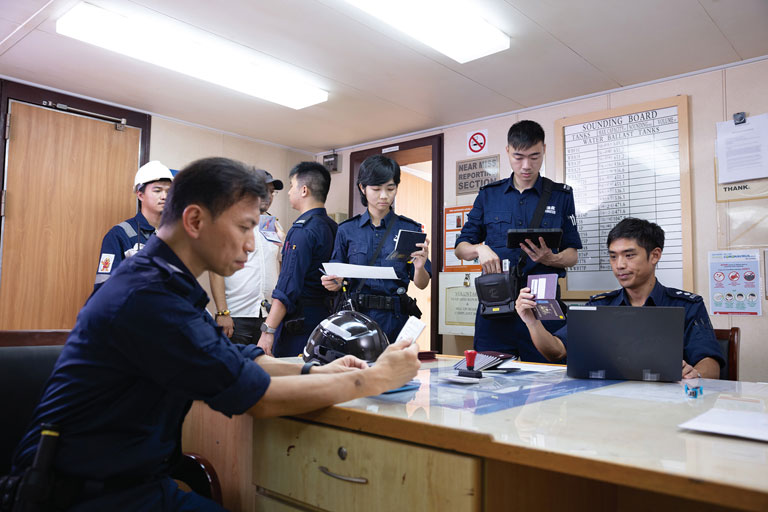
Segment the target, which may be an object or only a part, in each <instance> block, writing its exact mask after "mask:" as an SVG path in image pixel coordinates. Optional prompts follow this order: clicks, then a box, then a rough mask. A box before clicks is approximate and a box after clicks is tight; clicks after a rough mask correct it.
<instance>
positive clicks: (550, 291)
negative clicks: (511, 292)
mask: <svg viewBox="0 0 768 512" xmlns="http://www.w3.org/2000/svg"><path fill="white" fill-rule="evenodd" d="M528 288H530V289H531V293H532V294H533V295H534V299H533V300H534V301H535V302H536V307H535V308H534V310H533V312H534V314H535V315H536V318H538V319H539V320H565V315H564V314H563V310H562V308H561V307H560V303H559V302H557V274H536V275H531V276H528Z"/></svg>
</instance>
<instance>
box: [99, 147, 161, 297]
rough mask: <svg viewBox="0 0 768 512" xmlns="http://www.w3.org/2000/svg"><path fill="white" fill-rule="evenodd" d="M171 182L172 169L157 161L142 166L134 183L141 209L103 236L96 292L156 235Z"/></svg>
mask: <svg viewBox="0 0 768 512" xmlns="http://www.w3.org/2000/svg"><path fill="white" fill-rule="evenodd" d="M171 181H173V174H172V173H171V170H170V169H168V168H167V167H166V166H164V165H163V164H161V163H160V162H158V161H157V160H152V161H151V162H149V163H146V164H144V165H142V166H141V167H139V170H138V171H137V172H136V177H135V178H134V182H133V191H134V193H135V194H136V198H137V199H138V201H139V207H138V210H139V211H138V213H136V216H135V217H132V218H130V219H127V220H124V221H123V222H121V223H120V224H118V225H117V226H113V227H112V229H110V230H109V231H108V232H107V234H106V235H105V236H104V240H103V241H102V242H101V257H99V265H98V267H97V269H96V281H95V283H94V286H93V291H96V290H98V289H99V287H100V286H101V285H102V284H103V283H104V282H105V281H106V280H107V279H109V276H111V275H112V272H114V270H115V269H116V268H117V267H118V265H120V263H121V262H122V261H123V260H124V259H125V258H128V257H130V256H133V255H134V254H136V253H137V252H138V251H139V249H141V248H142V247H144V244H146V243H147V240H148V239H149V237H151V236H152V235H154V234H155V231H156V228H157V226H158V225H160V217H161V215H162V214H163V206H164V205H165V198H166V196H167V195H168V189H169V188H171Z"/></svg>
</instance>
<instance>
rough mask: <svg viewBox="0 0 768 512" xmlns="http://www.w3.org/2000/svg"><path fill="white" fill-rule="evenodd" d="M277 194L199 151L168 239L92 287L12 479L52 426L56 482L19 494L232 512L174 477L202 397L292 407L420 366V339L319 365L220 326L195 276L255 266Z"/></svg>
mask: <svg viewBox="0 0 768 512" xmlns="http://www.w3.org/2000/svg"><path fill="white" fill-rule="evenodd" d="M294 185H295V184H294ZM265 195H266V186H265V184H264V180H263V178H260V177H259V176H257V175H255V174H253V173H252V172H250V169H249V168H248V167H246V166H245V165H244V164H242V163H240V162H236V161H233V160H229V159H225V158H207V159H204V160H198V161H196V162H193V163H192V164H190V165H189V166H188V167H187V168H185V169H184V170H182V171H181V172H180V173H179V174H178V175H177V176H176V179H175V180H174V184H173V186H172V187H171V191H170V193H169V195H168V203H167V205H166V209H165V211H164V212H163V217H162V221H161V223H160V227H159V229H158V232H157V236H154V237H152V238H151V239H150V240H149V241H148V242H147V245H146V247H144V249H142V250H141V251H140V252H139V253H138V254H136V255H135V256H133V257H132V258H130V259H128V260H127V261H125V262H124V263H123V264H122V265H121V266H120V268H119V269H117V271H116V272H115V274H114V275H113V276H112V277H111V278H110V279H109V280H108V281H107V282H106V283H105V284H104V286H102V287H101V289H100V290H99V291H98V292H97V294H96V295H93V296H91V298H90V299H89V300H88V302H87V303H86V304H85V306H84V307H83V309H82V310H81V311H80V314H78V316H77V323H76V325H75V327H74V329H72V332H71V333H70V336H69V338H68V339H67V343H66V345H65V346H64V348H63V350H62V352H61V356H60V357H59V359H58V361H57V363H56V366H55V368H54V370H53V374H52V375H51V378H50V379H49V380H48V382H47V383H46V387H45V390H44V391H43V394H42V398H41V400H40V403H39V404H38V406H37V408H36V410H35V413H34V418H33V420H32V421H31V422H30V425H31V426H30V429H29V431H28V432H27V434H26V435H25V436H24V438H23V440H22V441H21V443H20V444H19V446H18V448H17V450H16V453H15V455H14V460H13V474H15V475H21V474H23V473H24V472H25V471H26V470H27V469H28V468H29V467H30V466H31V465H32V464H33V460H35V453H36V449H37V448H36V447H37V446H38V440H39V439H40V436H41V429H40V424H41V423H53V424H55V425H57V427H58V429H59V430H58V431H59V432H60V436H59V437H58V441H57V446H56V448H55V451H54V453H53V454H51V455H53V460H52V468H50V469H49V471H47V474H46V475H45V476H46V477H47V478H48V479H50V480H49V481H50V482H51V483H50V486H45V488H43V489H40V488H39V487H37V485H38V484H40V483H41V482H44V481H46V480H45V479H42V478H39V479H37V480H34V479H28V480H26V481H25V482H24V484H23V485H22V491H21V492H22V494H23V495H24V496H25V497H26V498H28V499H29V500H32V501H33V503H29V502H27V503H26V505H27V507H26V508H23V510H70V509H73V510H77V511H81V512H84V511H99V512H101V511H112V510H206V511H208V510H210V511H223V510H224V509H223V508H221V507H220V506H219V505H217V504H216V503H214V502H213V501H211V500H208V499H206V498H203V497H201V496H199V495H197V494H195V493H190V492H184V491H182V490H181V489H180V488H179V487H178V485H177V484H176V482H174V480H173V479H172V478H171V477H170V476H169V474H170V471H171V469H172V467H173V465H174V462H175V461H176V460H177V458H178V456H179V455H180V454H181V447H180V443H181V424H182V422H183V421H184V417H185V416H186V414H187V411H189V408H190V407H191V405H192V401H193V400H201V401H204V402H205V403H206V404H207V405H208V406H210V407H211V408H213V409H215V410H217V411H220V412H222V413H223V414H226V415H228V416H231V415H233V414H242V413H245V412H248V413H250V414H252V415H254V416H256V417H269V416H283V415H293V414H299V413H302V412H307V411H310V410H314V409H318V408H321V407H326V406H328V405H331V404H334V403H338V402H344V401H347V400H352V399H355V398H358V397H362V396H366V395H376V394H379V393H382V392H384V391H387V390H390V389H394V388H397V387H399V386H402V385H403V384H405V383H406V382H408V380H410V379H412V378H413V377H414V376H415V375H416V372H417V371H418V368H419V362H418V359H417V351H416V349H415V348H408V345H409V343H410V340H403V341H402V342H400V343H395V344H394V345H391V346H389V347H387V349H386V350H385V351H384V353H382V354H381V356H379V358H378V360H377V363H376V366H374V367H372V368H369V367H368V366H367V365H366V364H365V363H364V362H363V361H361V360H360V359H357V358H355V357H353V356H345V357H343V358H341V359H338V360H336V361H334V362H332V363H330V364H327V365H325V366H312V363H307V364H305V365H301V364H295V363H288V362H285V361H280V360H277V359H273V358H271V357H269V356H267V355H264V352H263V350H262V349H261V348H258V347H256V346H255V345H247V346H246V345H235V344H233V343H232V342H230V340H229V338H227V337H226V336H225V335H224V334H223V333H222V330H221V328H220V327H219V326H217V325H216V323H215V321H214V320H213V318H212V317H211V315H209V314H208V313H207V311H206V310H205V305H206V304H207V303H208V296H207V295H206V293H205V291H204V290H203V289H202V288H201V287H200V284H199V283H198V281H197V278H198V277H199V276H200V275H201V274H202V273H203V272H206V271H210V272H216V273H217V274H219V275H222V276H229V275H232V274H233V273H234V272H235V271H237V270H239V269H242V268H243V266H244V265H245V262H246V260H247V258H248V253H249V252H251V251H253V250H254V229H253V228H254V227H255V226H258V224H259V202H260V198H261V197H264V196H265ZM30 475H34V473H30ZM40 485H42V484H40ZM33 504H34V505H35V506H36V508H33Z"/></svg>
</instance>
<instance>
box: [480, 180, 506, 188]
mask: <svg viewBox="0 0 768 512" xmlns="http://www.w3.org/2000/svg"><path fill="white" fill-rule="evenodd" d="M505 181H507V180H506V179H503V180H498V181H493V182H491V183H486V184H485V185H483V186H482V187H480V190H483V189H486V188H488V187H498V186H499V185H501V184H502V183H504V182H505Z"/></svg>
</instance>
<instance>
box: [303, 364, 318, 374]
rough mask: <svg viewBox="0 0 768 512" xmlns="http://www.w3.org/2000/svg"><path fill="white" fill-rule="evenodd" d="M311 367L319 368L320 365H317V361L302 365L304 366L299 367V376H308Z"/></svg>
mask: <svg viewBox="0 0 768 512" xmlns="http://www.w3.org/2000/svg"><path fill="white" fill-rule="evenodd" d="M313 366H320V363H318V362H317V361H310V362H308V363H304V366H302V367H301V374H302V375H309V371H310V370H311V369H312V367H313Z"/></svg>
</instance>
